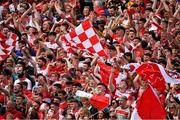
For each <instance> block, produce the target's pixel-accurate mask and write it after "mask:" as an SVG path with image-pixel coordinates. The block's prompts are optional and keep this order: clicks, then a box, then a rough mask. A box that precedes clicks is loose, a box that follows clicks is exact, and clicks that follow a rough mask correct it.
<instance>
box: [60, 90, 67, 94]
mask: <svg viewBox="0 0 180 120" xmlns="http://www.w3.org/2000/svg"><path fill="white" fill-rule="evenodd" d="M58 93H61V94H63V95H66V94H67V93H66V91H65V90H60V91H58Z"/></svg>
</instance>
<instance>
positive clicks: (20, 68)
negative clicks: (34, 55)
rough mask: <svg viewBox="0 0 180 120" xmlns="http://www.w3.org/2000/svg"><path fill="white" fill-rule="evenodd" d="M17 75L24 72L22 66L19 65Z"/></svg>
mask: <svg viewBox="0 0 180 120" xmlns="http://www.w3.org/2000/svg"><path fill="white" fill-rule="evenodd" d="M16 68H17V73H22V72H23V66H22V65H21V64H17V66H16Z"/></svg>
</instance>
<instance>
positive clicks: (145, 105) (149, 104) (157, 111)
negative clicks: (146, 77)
mask: <svg viewBox="0 0 180 120" xmlns="http://www.w3.org/2000/svg"><path fill="white" fill-rule="evenodd" d="M165 118H166V112H165V109H164V108H163V106H162V104H161V103H160V100H159V98H158V96H157V94H156V93H155V91H154V90H153V88H152V87H151V86H150V85H149V86H148V87H147V88H146V90H145V91H144V92H143V94H142V95H141V96H140V97H139V98H138V99H137V101H136V106H135V108H134V110H133V112H132V115H131V120H141V119H161V120H162V119H165Z"/></svg>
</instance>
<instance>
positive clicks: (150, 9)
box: [145, 8, 153, 12]
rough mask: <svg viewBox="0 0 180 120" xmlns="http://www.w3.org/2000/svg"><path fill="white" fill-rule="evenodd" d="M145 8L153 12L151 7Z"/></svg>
mask: <svg viewBox="0 0 180 120" xmlns="http://www.w3.org/2000/svg"><path fill="white" fill-rule="evenodd" d="M145 10H149V11H151V12H153V9H152V8H146V9H145Z"/></svg>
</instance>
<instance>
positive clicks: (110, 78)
mask: <svg viewBox="0 0 180 120" xmlns="http://www.w3.org/2000/svg"><path fill="white" fill-rule="evenodd" d="M113 73H114V67H113V68H112V69H111V73H110V76H109V84H108V89H109V91H110V92H111V93H112V92H114V90H115V86H114V85H113Z"/></svg>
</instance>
